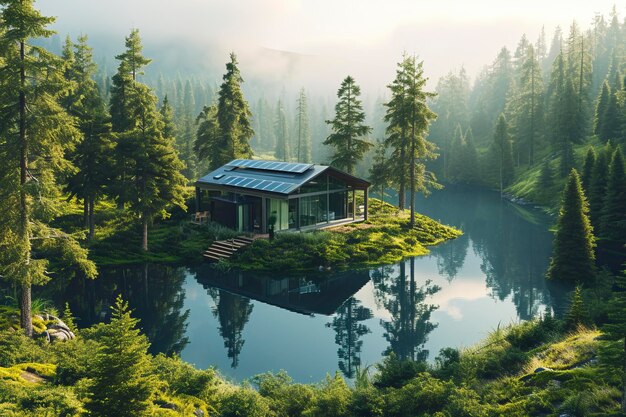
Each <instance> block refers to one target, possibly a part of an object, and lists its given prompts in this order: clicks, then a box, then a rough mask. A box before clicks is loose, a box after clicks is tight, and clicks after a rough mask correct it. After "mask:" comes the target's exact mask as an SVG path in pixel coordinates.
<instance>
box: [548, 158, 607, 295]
mask: <svg viewBox="0 0 626 417" xmlns="http://www.w3.org/2000/svg"><path fill="white" fill-rule="evenodd" d="M588 212H589V209H588V206H587V199H586V198H585V195H584V193H583V191H582V186H581V185H580V177H579V176H578V173H577V172H576V170H575V169H572V171H571V173H570V175H569V178H568V180H567V184H566V185H565V189H564V190H563V198H562V201H561V210H560V211H559V218H558V221H557V226H556V233H555V236H554V243H553V249H552V259H551V260H550V266H549V267H548V273H547V276H548V278H550V279H553V280H558V281H569V282H576V283H590V282H593V280H594V278H595V274H596V271H595V263H594V260H595V254H594V250H593V248H594V246H595V237H594V235H593V228H592V227H591V223H590V222H589V217H588Z"/></svg>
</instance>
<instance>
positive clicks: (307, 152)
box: [296, 88, 312, 163]
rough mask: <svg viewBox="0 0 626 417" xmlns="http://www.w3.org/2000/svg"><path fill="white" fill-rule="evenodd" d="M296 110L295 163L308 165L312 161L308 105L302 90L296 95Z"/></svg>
mask: <svg viewBox="0 0 626 417" xmlns="http://www.w3.org/2000/svg"><path fill="white" fill-rule="evenodd" d="M296 110H297V115H296V131H297V132H298V143H297V148H296V161H297V162H306V163H310V162H311V160H312V158H311V130H310V128H309V113H308V103H307V97H306V92H305V91H304V88H302V89H301V90H300V94H299V95H298V105H297V107H296Z"/></svg>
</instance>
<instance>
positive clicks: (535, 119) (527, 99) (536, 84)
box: [512, 45, 543, 165]
mask: <svg viewBox="0 0 626 417" xmlns="http://www.w3.org/2000/svg"><path fill="white" fill-rule="evenodd" d="M519 72H520V78H519V84H518V88H517V89H516V90H517V91H516V93H515V98H514V101H513V103H512V104H513V107H514V112H513V117H514V120H513V124H514V132H515V143H516V148H517V152H518V161H519V159H520V153H525V159H526V161H527V162H528V164H530V165H533V164H534V161H535V148H536V146H537V144H538V142H539V138H540V132H541V130H542V126H543V81H542V76H541V69H540V68H539V62H538V61H537V58H536V57H535V50H534V48H533V46H532V45H529V46H528V47H527V50H526V54H525V56H524V57H523V61H522V62H521V64H520V68H519Z"/></svg>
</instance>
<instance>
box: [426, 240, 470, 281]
mask: <svg viewBox="0 0 626 417" xmlns="http://www.w3.org/2000/svg"><path fill="white" fill-rule="evenodd" d="M468 247H469V238H468V237H467V236H461V237H459V238H457V239H454V240H451V241H449V242H446V243H444V244H442V245H439V246H435V247H434V248H432V249H431V253H432V254H433V255H435V256H436V257H437V270H438V271H439V275H443V276H445V277H446V279H447V280H448V281H452V280H453V279H454V278H455V277H456V275H457V274H458V273H459V270H460V269H461V268H463V264H464V263H465V256H466V255H467V249H468Z"/></svg>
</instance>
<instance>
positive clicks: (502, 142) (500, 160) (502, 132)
mask: <svg viewBox="0 0 626 417" xmlns="http://www.w3.org/2000/svg"><path fill="white" fill-rule="evenodd" d="M491 152H492V155H493V158H494V165H495V167H496V169H497V178H498V179H497V181H498V186H499V189H500V195H502V194H503V192H504V188H506V187H507V186H508V185H509V184H510V183H511V181H512V180H513V176H514V169H513V147H512V144H511V137H510V135H509V127H508V124H507V122H506V118H505V117H504V114H501V115H500V117H499V118H498V123H497V124H496V127H495V131H494V134H493V144H492V151H491Z"/></svg>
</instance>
